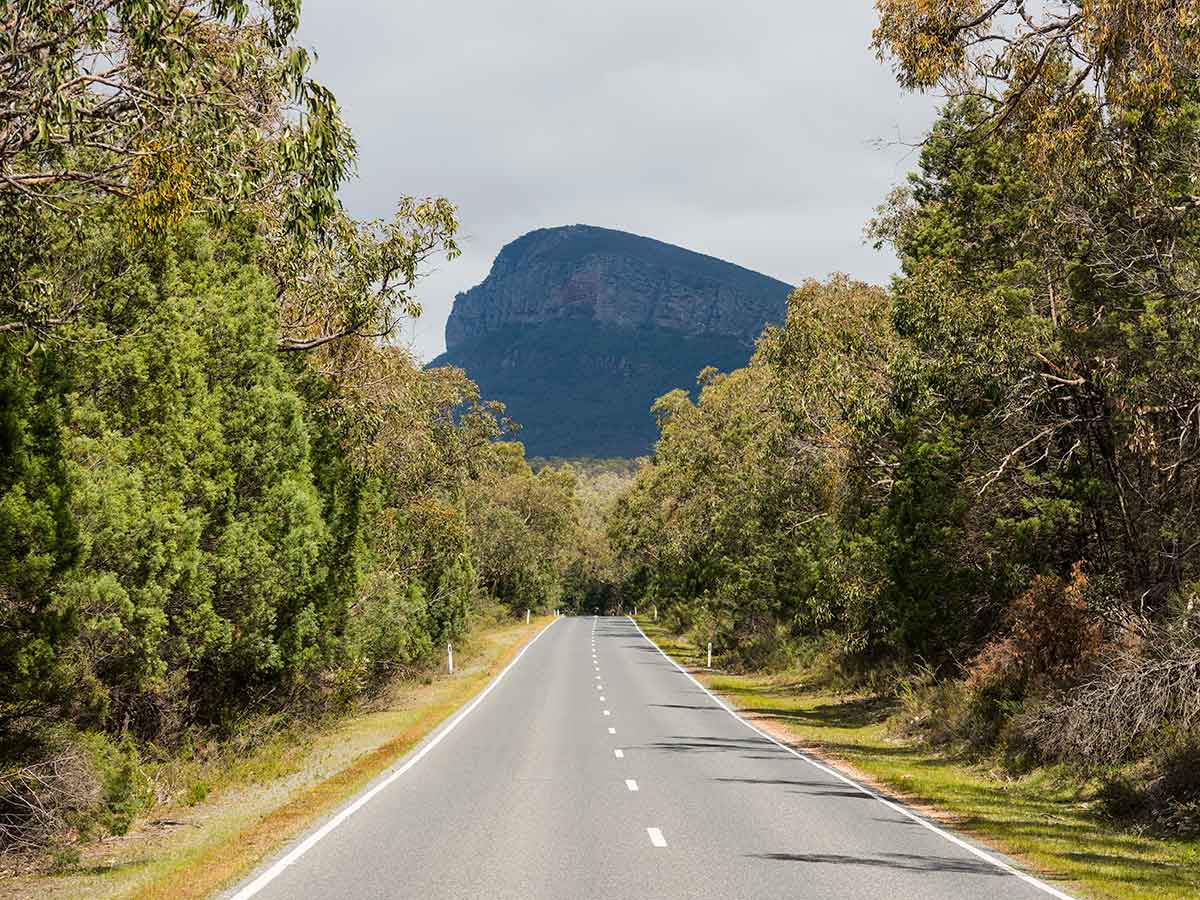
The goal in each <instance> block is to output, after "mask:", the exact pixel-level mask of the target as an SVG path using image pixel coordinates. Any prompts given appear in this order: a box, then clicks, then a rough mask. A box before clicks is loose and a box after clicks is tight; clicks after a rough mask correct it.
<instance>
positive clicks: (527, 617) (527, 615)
mask: <svg viewBox="0 0 1200 900" xmlns="http://www.w3.org/2000/svg"><path fill="white" fill-rule="evenodd" d="M525 624H526V625H528V624H529V610H525Z"/></svg>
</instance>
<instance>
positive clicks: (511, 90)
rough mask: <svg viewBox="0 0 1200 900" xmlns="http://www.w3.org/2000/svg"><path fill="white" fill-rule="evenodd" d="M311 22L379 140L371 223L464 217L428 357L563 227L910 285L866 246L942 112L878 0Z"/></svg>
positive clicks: (327, 65) (624, 1) (313, 37)
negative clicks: (506, 250) (507, 274)
mask: <svg viewBox="0 0 1200 900" xmlns="http://www.w3.org/2000/svg"><path fill="white" fill-rule="evenodd" d="M303 21H304V26H303V30H302V37H301V40H302V42H303V43H304V44H306V45H308V46H311V47H314V48H315V49H316V50H317V52H318V54H319V62H318V64H317V67H316V75H317V77H318V78H320V79H321V80H322V81H324V82H325V83H326V84H328V85H329V86H330V87H332V88H333V89H334V91H335V93H336V94H337V96H338V98H339V100H340V102H341V103H342V106H343V108H344V111H345V114H346V117H347V119H348V120H349V122H350V124H351V126H352V127H353V129H354V132H355V135H356V137H357V139H358V141H359V145H360V161H359V173H360V177H359V179H358V180H357V181H356V182H354V183H353V184H351V185H349V186H347V188H346V189H345V191H344V199H345V201H346V203H347V205H348V206H349V208H350V209H351V211H352V212H353V213H355V214H356V215H359V216H364V217H374V216H387V215H388V214H389V213H390V210H391V208H392V205H393V203H394V201H395V199H396V198H397V197H399V196H401V195H403V194H419V195H426V194H439V195H445V196H447V197H449V198H451V199H452V200H454V201H455V202H456V203H457V204H458V205H459V209H460V212H461V217H462V227H463V234H464V251H465V252H464V254H463V256H462V257H460V258H459V259H458V260H455V261H454V262H450V263H445V262H443V263H441V264H439V265H438V266H437V267H435V268H434V270H432V271H431V272H430V274H429V275H428V276H427V277H426V279H425V280H424V281H423V283H422V285H421V289H420V296H421V300H422V303H423V304H424V307H425V314H424V316H422V318H421V319H420V320H419V321H417V322H415V323H413V325H412V327H411V328H410V329H408V331H407V332H406V337H407V338H408V339H409V340H410V341H411V342H412V343H413V345H414V346H415V348H416V349H417V351H418V352H419V353H421V354H422V355H423V356H424V357H426V358H431V357H432V356H434V355H436V354H437V353H438V352H440V351H441V349H442V329H443V327H444V324H445V319H446V316H447V315H448V313H449V310H450V305H451V303H452V301H453V297H454V294H455V293H456V292H457V291H460V290H464V289H465V288H467V287H469V286H471V285H472V284H475V283H476V282H478V281H479V280H480V279H481V278H482V277H483V276H484V275H486V273H487V269H488V267H489V265H490V264H491V260H492V258H493V257H494V256H495V254H496V252H497V251H498V250H499V249H500V247H501V246H502V245H503V244H505V243H506V242H508V241H509V240H511V239H512V238H514V237H516V236H517V235H519V234H523V233H524V232H526V231H529V230H531V229H533V228H539V227H543V226H550V225H562V224H569V223H574V222H587V223H590V224H595V225H605V226H608V227H612V228H622V229H626V230H629V231H634V232H638V233H640V234H646V235H649V236H651V237H656V238H659V239H661V240H666V241H670V242H672V243H677V244H681V245H683V246H685V247H689V248H691V249H695V250H700V251H702V252H705V253H711V254H713V255H715V256H719V257H722V258H724V259H728V260H731V261H733V262H736V263H739V264H741V265H745V266H748V267H750V268H753V269H758V270H760V271H762V272H765V273H767V274H769V275H774V276H776V277H779V278H783V279H785V280H787V281H791V282H798V281H800V280H801V279H803V278H805V277H808V276H823V275H825V274H827V273H829V272H832V271H848V272H851V273H852V274H855V275H857V276H859V277H861V278H866V279H869V280H874V281H882V280H884V279H886V278H887V276H888V274H889V273H890V272H891V271H892V269H893V267H894V260H893V259H891V258H890V257H889V256H887V255H886V254H880V253H877V252H875V251H874V250H872V249H871V248H870V247H868V246H866V245H864V243H863V240H862V227H863V224H864V222H865V221H866V220H867V218H869V216H870V215H871V212H872V210H873V209H874V207H875V205H876V204H878V203H879V201H880V200H881V199H882V198H883V196H884V195H885V194H886V193H887V191H888V189H889V188H890V187H891V186H892V185H893V184H895V183H896V182H898V181H899V180H901V179H902V178H903V176H904V173H905V172H906V171H907V170H908V169H909V168H911V167H912V165H913V164H914V162H915V159H914V156H913V154H912V153H911V151H909V150H907V149H906V148H905V147H904V146H902V145H901V144H900V143H899V142H901V141H907V142H912V141H915V140H917V139H919V137H920V136H921V134H922V133H923V132H924V130H925V128H926V127H927V126H928V123H929V122H930V120H931V119H932V115H933V103H932V101H930V100H929V99H928V98H923V97H912V96H906V95H903V94H902V93H901V92H900V91H899V89H898V88H897V87H896V85H895V83H894V81H893V79H892V76H891V73H890V72H889V71H888V70H887V68H886V67H885V66H883V65H881V64H880V63H879V62H878V61H876V60H875V58H874V56H873V54H872V53H871V51H870V50H869V49H868V46H867V45H868V42H869V40H870V31H871V27H872V25H873V22H874V13H873V5H872V3H871V2H870V0H844V2H814V0H807V2H804V0H801V2H797V0H791V2H782V0H745V2H742V3H712V2H706V0H705V2H698V0H688V2H677V0H638V2H635V0H611V2H608V3H604V4H576V3H564V2H561V0H558V2H554V0H524V2H510V3H497V2H485V0H460V2H408V3H393V2H388V0H343V2H332V0H310V2H308V3H306V4H305V7H304V15H303ZM880 140H882V141H884V142H890V143H888V144H887V145H885V146H884V147H883V148H882V149H881V148H879V147H878V146H877V145H876V142H878V141H880Z"/></svg>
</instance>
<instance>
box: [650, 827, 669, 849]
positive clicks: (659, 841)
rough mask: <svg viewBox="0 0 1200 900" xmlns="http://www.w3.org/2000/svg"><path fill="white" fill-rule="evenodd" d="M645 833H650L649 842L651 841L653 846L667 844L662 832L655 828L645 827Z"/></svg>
mask: <svg viewBox="0 0 1200 900" xmlns="http://www.w3.org/2000/svg"><path fill="white" fill-rule="evenodd" d="M646 834H648V835H650V843H652V844H653V845H654V846H655V847H665V846H667V839H666V838H665V837H663V836H662V832H661V831H659V830H658V829H657V828H647V829H646Z"/></svg>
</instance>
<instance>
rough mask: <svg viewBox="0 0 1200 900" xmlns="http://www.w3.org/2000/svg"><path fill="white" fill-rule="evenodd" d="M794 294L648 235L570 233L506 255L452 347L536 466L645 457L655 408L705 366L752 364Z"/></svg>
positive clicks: (519, 245)
mask: <svg viewBox="0 0 1200 900" xmlns="http://www.w3.org/2000/svg"><path fill="white" fill-rule="evenodd" d="M789 290H790V288H789V286H788V285H787V284H785V283H783V282H781V281H778V280H776V279H774V278H769V277H767V276H765V275H760V274H759V273H757V272H752V271H750V270H749V269H744V268H742V267H740V266H735V265H733V264H732V263H727V262H724V261H723V260H719V259H716V258H714V257H711V256H705V255H703V254H700V253H694V252H692V251H690V250H684V249H683V248H681V247H675V246H673V245H671V244H665V243H662V242H661V241H655V240H652V239H650V238H644V237H640V236H638V235H633V234H628V233H626V232H622V231H613V230H611V229H606V228H596V227H593V226H587V225H572V226H566V227H562V228H547V229H540V230H538V231H533V232H530V233H529V234H527V235H524V236H523V237H520V238H518V239H517V240H515V241H513V242H512V243H510V244H508V245H507V246H505V247H504V248H503V249H502V250H501V251H500V253H499V255H498V256H497V257H496V260H495V262H494V263H493V265H492V269H491V272H490V273H489V274H488V277H487V278H486V279H484V281H483V282H482V283H480V284H479V285H477V286H475V287H473V288H471V289H470V290H469V291H466V292H465V293H461V294H459V295H458V296H457V297H456V298H455V302H454V309H453V311H452V312H451V314H450V318H449V320H448V321H447V323H446V346H447V351H446V353H444V354H443V355H442V356H440V357H438V358H437V359H436V360H434V361H433V362H432V363H431V365H432V366H443V365H453V366H459V367H461V368H463V369H465V370H466V372H467V374H468V375H469V376H470V377H471V378H472V379H474V380H475V381H476V382H477V383H478V384H479V387H480V390H481V392H482V394H483V396H484V397H485V398H488V399H496V400H501V401H503V402H504V403H505V404H506V405H507V407H508V414H509V415H511V416H512V417H513V418H514V419H515V420H516V421H518V422H520V423H521V425H522V426H523V428H522V431H521V432H520V434H519V435H518V437H519V438H520V439H521V440H522V441H524V442H525V444H526V448H527V451H528V453H529V455H530V456H637V455H641V454H644V453H648V452H649V451H650V450H651V448H652V447H653V443H654V438H655V435H656V429H655V425H654V419H653V416H652V415H651V414H650V405H651V403H652V402H653V401H654V398H656V397H658V396H660V395H662V394H664V393H666V392H667V391H669V390H671V389H673V388H677V387H683V388H689V389H690V388H693V387H694V386H695V381H696V375H697V373H698V372H699V371H700V370H701V369H703V368H704V367H705V366H716V367H717V368H719V369H722V370H728V369H732V368H737V367H738V366H742V365H745V363H746V361H747V360H748V359H749V357H750V354H751V352H752V351H753V347H754V340H755V338H757V336H758V334H759V333H760V332H761V331H762V328H763V326H764V325H765V324H766V323H768V322H779V321H782V319H783V315H784V310H785V307H786V299H787V294H788V292H789Z"/></svg>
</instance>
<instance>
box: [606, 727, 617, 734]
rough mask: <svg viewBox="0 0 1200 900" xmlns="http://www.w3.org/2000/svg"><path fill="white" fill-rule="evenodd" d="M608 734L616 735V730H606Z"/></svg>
mask: <svg viewBox="0 0 1200 900" xmlns="http://www.w3.org/2000/svg"><path fill="white" fill-rule="evenodd" d="M608 733H609V734H616V733H617V729H615V728H610V729H608Z"/></svg>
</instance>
